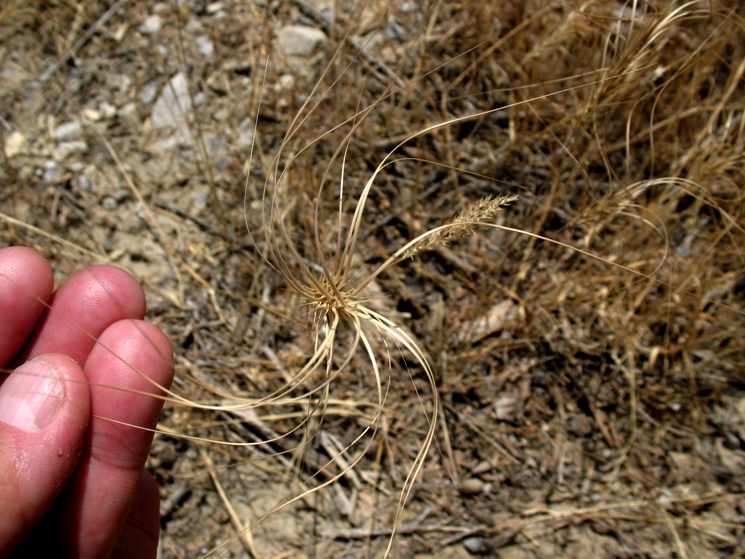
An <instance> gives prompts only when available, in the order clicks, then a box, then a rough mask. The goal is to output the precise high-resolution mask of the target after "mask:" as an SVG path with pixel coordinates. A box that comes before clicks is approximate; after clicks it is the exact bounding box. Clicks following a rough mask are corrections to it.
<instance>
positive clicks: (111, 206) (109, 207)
mask: <svg viewBox="0 0 745 559" xmlns="http://www.w3.org/2000/svg"><path fill="white" fill-rule="evenodd" d="M101 206H102V207H103V209H104V210H106V211H109V212H113V211H114V210H115V209H116V206H117V204H116V200H114V198H112V197H111V196H105V197H104V199H103V200H101Z"/></svg>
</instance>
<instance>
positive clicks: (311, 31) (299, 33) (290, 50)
mask: <svg viewBox="0 0 745 559" xmlns="http://www.w3.org/2000/svg"><path fill="white" fill-rule="evenodd" d="M325 40H326V34H325V33H324V32H323V31H321V30H320V29H316V28H315V27H307V26H305V25H288V26H287V27H283V28H282V29H280V31H279V33H278V35H277V45H278V46H279V49H280V50H281V51H282V52H283V53H284V54H287V55H289V56H301V57H308V56H311V55H313V53H314V52H315V51H316V49H317V48H318V47H319V46H320V45H321V44H322V43H323V42H324V41H325Z"/></svg>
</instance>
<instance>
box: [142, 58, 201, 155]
mask: <svg viewBox="0 0 745 559" xmlns="http://www.w3.org/2000/svg"><path fill="white" fill-rule="evenodd" d="M191 108H192V105H191V96H190V95H189V84H188V83H187V81H186V75H185V74H184V73H183V72H179V73H178V74H176V75H175V76H173V78H171V81H170V83H169V84H166V85H165V86H164V87H163V89H162V91H161V93H160V96H159V97H158V99H157V101H155V105H154V106H153V110H152V113H151V114H150V120H151V124H152V126H153V128H154V129H168V130H173V131H174V132H175V133H174V134H173V135H172V136H171V137H169V138H168V139H166V140H164V141H163V142H161V144H162V146H163V147H164V148H167V147H171V146H174V145H177V144H184V143H188V142H189V138H190V135H189V124H188V119H187V115H188V114H189V111H191Z"/></svg>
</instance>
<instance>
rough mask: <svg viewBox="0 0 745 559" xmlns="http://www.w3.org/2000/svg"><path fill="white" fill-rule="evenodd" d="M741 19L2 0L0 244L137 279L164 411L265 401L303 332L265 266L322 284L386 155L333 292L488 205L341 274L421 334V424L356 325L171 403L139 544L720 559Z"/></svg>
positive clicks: (182, 1)
mask: <svg viewBox="0 0 745 559" xmlns="http://www.w3.org/2000/svg"><path fill="white" fill-rule="evenodd" d="M744 18H745V10H743V7H742V6H741V5H740V4H739V3H738V2H737V1H735V0H732V1H722V2H717V1H716V0H712V1H709V0H706V1H701V2H690V3H685V4H684V3H681V2H666V1H660V2H655V1H652V2H649V3H644V4H642V3H635V2H614V1H607V2H606V1H603V2H600V1H598V2H594V1H590V2H578V1H577V2H575V1H573V0H569V1H568V2H554V1H550V0H525V1H522V2H521V1H509V2H493V3H484V2H479V1H477V0H463V1H460V2H451V1H449V0H444V1H438V2H434V1H433V2H421V3H419V2H387V1H385V0H371V1H370V2H368V3H367V4H365V5H362V4H359V5H351V3H347V2H331V1H330V0H329V1H327V2H325V1H324V0H314V1H312V2H311V1H310V0H308V1H307V2H306V1H302V0H284V1H279V0H273V1H266V2H263V1H253V0H223V1H216V2H211V3H209V2H204V1H203V0H178V1H176V0H174V1H173V2H170V1H168V2H153V1H150V0H142V1H135V0H129V1H128V0H119V1H117V2H100V1H96V0H79V1H78V2H75V0H68V1H62V0H34V1H32V2H25V1H24V2H20V1H12V0H11V1H9V2H5V3H4V5H3V7H2V11H0V76H1V78H0V130H1V131H2V135H1V136H0V140H2V144H3V146H4V152H3V159H2V166H1V167H0V243H2V245H9V244H23V245H28V246H32V247H34V248H36V249H38V250H39V251H40V252H42V253H43V254H45V255H46V256H47V257H48V258H49V259H50V261H51V262H52V263H53V266H54V270H55V274H56V275H57V280H58V281H59V282H61V281H63V280H64V278H65V277H67V276H68V275H69V274H71V273H72V272H74V271H75V270H76V269H79V268H80V267H82V266H84V265H88V264H92V263H102V262H105V263H111V264H114V265H117V266H121V267H123V268H125V269H127V270H129V271H130V272H131V273H132V274H134V275H135V276H136V277H137V278H138V279H139V280H140V281H141V283H142V285H143V287H144V289H145V291H146V294H147V297H148V305H149V311H148V318H149V319H150V320H151V321H153V322H154V323H156V324H157V325H159V326H160V327H161V328H162V329H163V330H164V331H165V332H166V333H167V334H168V336H169V337H170V339H171V340H172V342H173V346H174V351H175V354H176V367H177V378H176V382H175V391H176V392H177V393H178V394H179V395H182V396H184V397H185V398H188V399H190V400H192V401H198V402H208V403H213V404H225V403H231V402H232V403H235V402H237V401H249V400H250V401H255V399H257V398H262V397H264V396H267V395H270V394H274V393H276V392H275V391H277V390H281V389H282V387H286V386H288V383H289V384H290V385H292V383H293V382H294V381H293V379H296V378H297V375H298V374H299V372H301V371H303V367H304V366H305V365H306V364H307V363H308V362H309V359H311V358H312V356H313V355H314V352H316V351H317V348H318V345H319V343H320V340H322V339H323V336H324V335H325V334H324V332H326V331H327V329H328V324H327V325H325V326H324V325H322V324H321V325H319V324H318V323H314V320H313V316H314V315H313V314H312V312H311V311H310V310H309V309H310V308H311V307H310V306H309V303H308V302H307V301H306V300H304V299H303V296H302V293H299V292H298V290H297V289H293V284H292V283H291V281H288V279H287V278H286V277H283V275H282V274H281V273H278V272H277V270H276V268H278V267H280V266H277V265H276V261H275V269H273V268H272V267H271V266H270V265H268V264H267V262H266V261H265V260H264V259H263V258H268V259H270V260H271V259H272V257H273V255H274V254H276V253H275V252H273V251H278V252H280V253H281V254H282V255H283V258H284V259H285V260H284V262H285V263H286V266H287V267H286V270H287V271H288V272H289V273H290V274H296V275H299V274H301V273H302V270H304V269H307V270H311V271H314V272H316V273H318V274H319V276H318V277H322V266H323V265H324V263H325V265H327V266H332V265H335V263H338V262H339V252H340V251H339V248H338V244H337V243H338V239H339V238H340V237H341V238H343V237H345V236H346V235H347V233H348V232H349V231H350V228H351V225H350V224H351V223H352V218H353V215H354V212H355V208H356V207H357V206H356V204H357V202H359V200H360V195H361V193H362V192H363V188H364V186H365V183H366V181H367V180H368V179H369V178H370V177H371V175H372V173H374V172H375V170H376V168H377V167H378V165H379V164H380V163H381V162H382V161H383V160H384V158H386V157H387V154H388V153H389V152H390V150H393V149H394V148H395V149H396V151H395V154H394V156H392V157H389V160H390V161H391V162H390V163H389V164H387V165H386V166H385V167H384V168H383V169H382V170H381V171H380V173H379V174H378V175H377V177H376V179H375V182H374V185H373V187H372V188H371V189H370V190H369V193H368V196H367V205H366V206H365V210H364V212H363V214H362V219H361V225H360V233H359V237H358V241H357V244H356V247H355V253H354V255H353V257H350V258H353V271H352V272H351V278H352V280H354V281H360V280H361V278H364V277H365V276H366V274H370V273H371V272H372V270H373V269H375V268H376V267H377V266H379V265H380V264H382V263H383V262H384V261H385V260H386V259H387V258H388V257H389V256H390V255H391V254H393V253H394V252H395V251H396V250H398V249H399V248H400V247H402V246H404V245H405V244H406V243H407V242H408V241H410V240H412V239H414V238H415V237H416V236H417V235H420V234H422V233H424V232H426V231H428V230H431V229H433V228H435V227H437V226H439V225H440V224H443V223H447V222H448V220H452V219H453V216H454V215H456V214H459V212H467V211H468V208H470V207H473V205H474V203H477V202H478V201H479V200H481V199H483V198H484V197H486V196H498V195H509V194H518V195H519V199H518V200H517V201H515V202H513V203H512V204H510V205H509V206H507V207H505V208H503V209H502V210H501V211H500V212H498V213H496V214H495V215H494V216H493V217H492V216H490V220H491V222H492V223H497V224H500V225H502V226H504V227H505V228H506V229H501V230H500V229H494V228H486V227H478V228H476V230H475V231H472V232H471V233H473V234H470V235H469V234H463V235H461V237H462V238H455V239H452V240H450V241H449V242H448V243H447V244H442V245H439V246H436V247H433V249H432V250H430V251H428V252H422V253H421V254H417V255H416V256H415V257H412V258H406V259H404V260H403V261H402V262H401V263H400V264H398V265H397V266H396V267H395V268H390V269H389V270H386V271H385V272H383V273H382V274H380V275H379V276H377V277H376V278H375V279H374V281H372V282H371V283H370V284H369V285H368V286H367V288H366V289H367V291H365V298H364V300H365V302H366V304H368V305H369V306H370V308H372V309H373V310H374V311H376V312H379V313H381V314H382V315H385V316H386V317H387V318H388V319H390V320H392V321H394V322H395V323H396V324H399V325H401V328H402V330H401V331H402V332H405V333H406V335H408V336H410V337H411V339H413V340H414V341H415V343H416V344H417V345H418V347H420V348H422V350H423V351H424V356H425V357H426V360H427V362H428V363H429V365H430V366H431V368H432V375H433V382H435V384H436V386H437V393H438V394H439V398H440V402H441V406H440V410H439V414H438V415H437V417H436V419H434V420H433V412H434V406H433V402H434V399H433V394H432V389H431V387H430V384H429V383H428V382H427V376H426V375H425V370H424V368H423V367H422V366H421V364H420V363H418V362H417V360H416V356H415V355H414V352H412V351H411V350H410V349H407V348H406V347H403V346H402V344H401V343H400V339H399V340H398V343H397V339H396V338H391V337H390V336H389V337H388V338H386V337H385V336H383V335H382V334H381V332H380V331H379V330H380V329H379V328H378V329H377V330H376V328H369V329H368V330H366V334H367V336H368V339H369V340H370V342H369V343H370V346H369V350H368V349H366V348H365V347H363V346H362V345H358V346H357V347H356V348H355V345H354V336H355V334H354V332H355V329H354V327H353V326H352V325H351V323H346V324H345V325H343V326H342V327H341V328H340V330H339V332H338V333H337V337H336V338H337V341H336V342H335V344H336V345H335V350H334V355H333V356H332V357H331V358H329V359H328V362H329V363H331V368H333V367H337V366H338V367H340V370H341V371H342V372H341V374H339V375H338V376H335V377H334V378H332V380H331V383H330V384H329V392H328V394H327V395H326V396H325V397H324V398H322V397H321V394H322V393H323V389H322V387H323V386H324V381H325V379H326V377H325V376H324V374H325V371H326V365H325V364H324V365H322V366H321V368H320V372H319V371H317V370H316V371H314V372H313V374H312V375H310V376H309V378H308V379H306V380H304V381H303V383H302V385H301V386H297V387H295V388H293V389H292V390H290V391H289V392H288V393H287V398H284V399H278V400H277V401H274V402H273V404H272V405H271V406H264V407H258V408H251V409H248V407H247V408H246V409H242V410H233V411H208V410H200V409H196V407H195V406H189V405H183V404H177V403H170V404H168V405H167V406H166V410H165V411H164V414H163V417H162V421H161V424H160V426H159V429H160V433H159V434H158V435H157V436H156V439H155V441H154V444H153V447H152V452H151V456H150V460H149V464H148V467H149V469H150V470H151V471H152V472H153V474H154V475H155V477H156V479H157V480H158V482H159V483H160V486H161V496H162V501H161V503H162V504H161V515H162V541H161V557H163V558H164V559H165V558H192V557H202V556H205V555H208V556H210V557H260V558H262V559H269V558H279V557H285V558H290V557H297V558H300V557H308V558H315V557H318V558H332V557H338V558H342V557H343V558H353V557H382V556H383V555H384V553H385V550H386V546H387V545H388V541H389V537H390V534H391V529H392V527H393V526H394V525H397V535H396V537H395V538H394V540H393V545H392V550H391V552H390V556H391V557H416V558H421V559H424V558H430V557H437V558H466V557H472V556H484V557H499V558H502V559H533V558H535V559H538V558H549V557H550V558H558V557H623V558H649V559H652V558H663V557H679V558H685V557H695V558H697V559H709V558H724V557H728V558H732V557H744V556H745V372H744V371H745V341H744V339H745V336H744V334H745V255H744V254H743V247H745V229H744V227H745V219H744V212H745V209H744V207H743V199H745V176H744V174H743V168H745V165H744V161H743V160H744V159H745V158H744V157H743V153H744V152H745V82H744V81H743V73H744V71H745V19H744ZM295 26H302V27H300V28H298V27H295ZM316 84H319V87H318V88H316V89H314V87H315V85H316ZM306 101H307V102H308V103H307V104H305V103H306ZM368 108H369V110H368ZM482 113H483V114H482ZM298 114H299V115H300V116H301V118H300V119H297V120H294V118H295V116H296V115H298ZM355 115H356V116H355ZM464 116H471V118H469V119H465V120H460V117H464ZM450 119H458V120H456V121H455V122H453V123H452V124H450V125H448V126H442V127H438V128H437V129H433V130H431V131H429V132H428V133H426V134H421V135H418V136H416V137H411V135H412V134H413V133H415V132H418V131H423V130H425V129H426V127H428V126H430V125H433V124H436V123H441V122H445V121H447V120H450ZM350 131H352V132H353V133H352V134H351V135H350V136H347V134H348V133H349V132H350ZM337 150H340V151H337ZM342 161H343V166H342ZM249 163H250V164H249ZM283 171H286V172H284V173H283V174H282V175H281V176H280V173H282V172H283ZM342 177H343V179H344V180H343V182H342ZM247 178H248V179H247ZM342 184H343V189H342ZM321 187H323V188H321ZM342 192H343V201H342V203H341V204H340V202H339V196H340V193H342ZM272 209H275V210H276V213H275V214H274V215H272V216H271V217H269V216H270V213H271V211H272ZM282 223H283V224H285V227H286V235H283V234H282V233H281V229H280V228H279V227H280V225H279V224H282ZM451 223H452V221H451ZM515 230H519V231H515ZM520 231H522V233H521V232H520ZM249 232H250V235H249ZM272 232H274V235H275V236H274V237H273V236H272V235H273V233H272ZM316 239H317V241H316ZM546 239H549V240H546ZM550 240H553V241H556V242H551V241H550ZM291 247H294V248H291ZM319 247H320V249H321V250H320V254H319ZM576 249H579V251H578V250H576ZM262 255H263V257H262ZM595 257H598V258H595ZM280 268H281V267H280ZM319 281H320V280H319ZM324 328H326V330H324ZM348 353H349V355H347V354H348ZM370 354H372V355H374V356H375V359H376V363H377V366H378V369H377V370H378V371H379V375H380V383H381V386H382V388H383V390H384V398H385V403H384V405H383V408H382V412H381V414H380V416H377V415H376V414H377V412H378V384H377V382H376V377H375V368H374V367H373V365H372V363H371V357H370ZM347 357H348V359H347ZM313 389H315V390H316V392H312V390H313ZM290 397H295V399H294V400H292V399H291V398H290ZM252 399H253V400H252ZM321 417H322V418H323V419H322V420H321ZM432 421H434V422H435V425H436V431H435V440H434V443H433V444H432V446H431V447H430V448H429V450H428V451H426V448H425V450H424V451H423V452H426V459H425V460H424V461H423V463H422V465H421V470H420V471H419V472H418V476H417V478H416V481H415V483H414V484H413V486H412V488H411V491H410V493H409V494H408V495H407V494H405V493H402V491H404V489H405V487H406V479H407V475H408V474H409V472H410V471H411V469H412V468H413V467H414V465H415V464H416V460H417V454H418V452H420V450H421V449H422V448H423V445H425V441H426V434H427V432H428V428H429V426H430V423H431V422H432ZM298 426H299V428H298ZM225 443H227V444H225ZM248 444H250V446H247V445H248ZM350 460H356V463H355V464H353V465H352V464H350ZM311 490H312V491H311ZM402 495H404V498H405V506H403V509H401V507H400V506H399V500H400V499H401V498H402ZM278 505H282V507H281V510H275V509H277V508H278ZM400 510H403V515H402V517H401V518H400V521H399V522H396V515H397V513H398V512H399V511H400ZM267 514H268V515H267ZM238 526H241V527H247V526H250V528H251V529H250V530H248V531H247V530H244V529H242V528H241V529H239V528H238Z"/></svg>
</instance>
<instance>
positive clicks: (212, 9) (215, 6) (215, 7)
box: [207, 2, 225, 15]
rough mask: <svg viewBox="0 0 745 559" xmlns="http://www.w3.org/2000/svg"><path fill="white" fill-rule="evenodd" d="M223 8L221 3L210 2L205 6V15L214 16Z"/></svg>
mask: <svg viewBox="0 0 745 559" xmlns="http://www.w3.org/2000/svg"><path fill="white" fill-rule="evenodd" d="M224 7H225V6H224V4H223V3H222V2H212V3H211V4H207V13H208V14H210V15H213V14H216V13H217V12H219V11H220V10H222V9H223V8H224Z"/></svg>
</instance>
